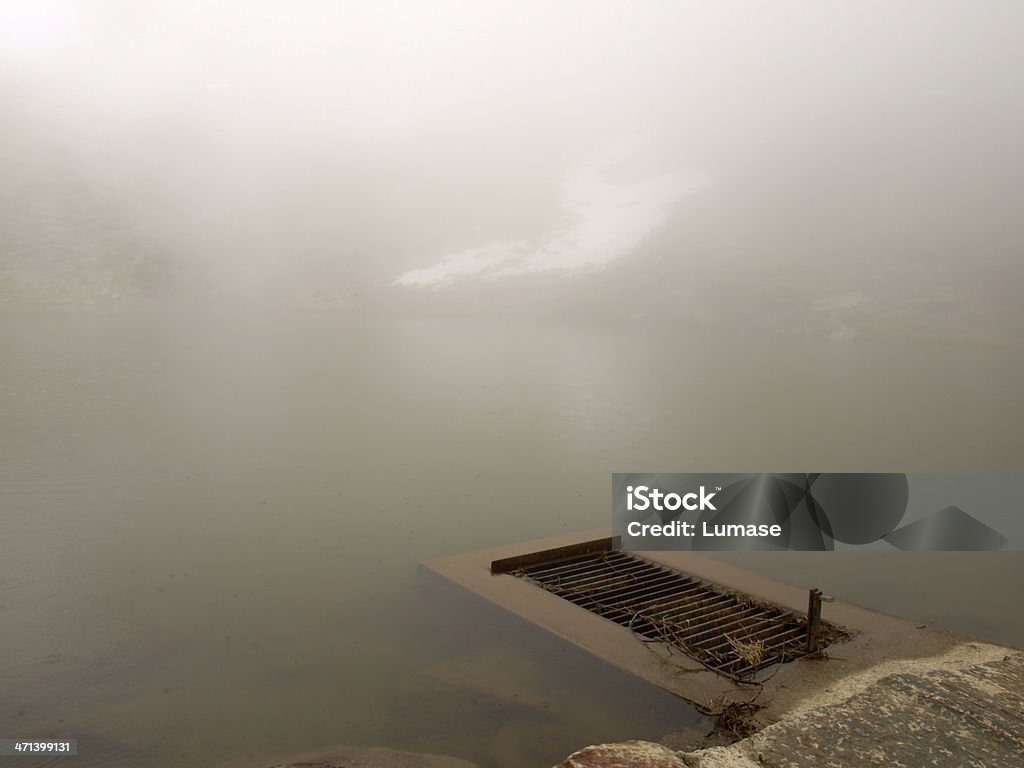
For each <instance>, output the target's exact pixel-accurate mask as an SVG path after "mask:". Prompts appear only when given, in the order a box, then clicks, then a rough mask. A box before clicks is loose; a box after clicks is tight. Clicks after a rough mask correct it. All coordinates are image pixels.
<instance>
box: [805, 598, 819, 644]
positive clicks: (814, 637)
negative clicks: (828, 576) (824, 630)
mask: <svg viewBox="0 0 1024 768" xmlns="http://www.w3.org/2000/svg"><path fill="white" fill-rule="evenodd" d="M820 625H821V590H820V589H812V590H811V591H810V592H809V593H808V596H807V652H808V653H814V652H815V651H817V650H818V635H819V634H820V630H821V626H820Z"/></svg>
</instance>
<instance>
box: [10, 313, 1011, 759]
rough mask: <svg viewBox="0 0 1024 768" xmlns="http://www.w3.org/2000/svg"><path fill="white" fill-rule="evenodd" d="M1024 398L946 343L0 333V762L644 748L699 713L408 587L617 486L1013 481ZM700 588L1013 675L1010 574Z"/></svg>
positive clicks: (916, 573)
mask: <svg viewBox="0 0 1024 768" xmlns="http://www.w3.org/2000/svg"><path fill="white" fill-rule="evenodd" d="M1021 392H1024V362H1022V357H1021V354H1020V350H1019V349H1007V348H1006V347H1000V346H996V345H977V344H970V343H967V342H944V343H939V342H937V341H923V340H921V339H910V338H897V339H888V340H885V341H877V340H875V341H872V340H867V339H858V338H853V339H845V340H843V341H841V342H840V341H834V340H833V341H829V340H826V339H811V338H807V337H784V336H781V335H771V334H767V333H766V334H764V335H761V336H759V335H757V334H753V335H746V336H742V337H741V336H738V335H735V336H710V335H708V334H706V333H699V332H696V331H694V330H692V329H685V328H681V329H662V330H660V331H659V332H657V333H654V332H651V331H650V330H649V329H639V328H638V329H634V330H631V331H627V330H621V329H619V330H611V329H608V328H593V327H584V326H573V325H568V324H561V325H556V324H547V325H545V324H539V323H538V324H525V323H521V322H518V321H516V322H512V321H506V322H503V321H486V322H485V321H466V320H443V319H429V320H427V319H417V318H404V319H381V318H357V317H352V316H350V315H346V314H343V313H331V312H306V313H301V312H291V313H285V312H265V313H256V312H236V313H232V312H219V313H210V312H184V311H156V310H152V311H141V310H140V311H132V312H129V311H124V312H110V311H102V310H96V311H76V310H66V311H63V310H60V311H58V310H26V309H15V308H10V307H8V308H5V309H2V310H0V737H4V738H16V737H17V738H21V737H44V736H53V737H56V736H64V737H68V738H78V739H79V748H80V756H79V757H78V758H76V759H75V760H74V762H75V765H77V766H82V767H83V768H84V767H85V766H101V765H102V766H115V767H117V766H139V765H147V766H156V767H157V768H162V767H163V766H178V765H190V766H195V765H216V764H218V763H220V762H223V761H227V760H231V759H237V758H239V757H240V756H244V755H246V754H250V753H257V752H261V753H274V752H276V753H285V752H289V751H301V750H307V749H313V748H316V747H318V746H321V745H327V744H338V743H346V744H357V745H375V744H379V745H387V746H395V747H400V748H404V749H410V750H415V751H434V752H442V753H448V754H454V755H459V756H462V757H466V758H468V759H471V760H474V761H477V762H479V763H480V764H481V765H485V766H491V765H494V766H519V765H523V766H525V765H537V764H541V765H543V764H545V762H544V761H545V760H546V761H554V760H556V759H557V758H559V757H560V756H562V755H564V754H566V753H567V752H569V751H571V750H572V749H574V748H577V747H579V746H583V745H584V744H585V743H591V742H593V741H601V740H609V739H615V738H620V739H621V738H629V737H643V738H657V737H659V736H661V735H664V734H666V733H669V732H671V731H673V730H678V729H680V728H683V727H686V726H687V725H693V724H694V723H696V722H697V718H696V716H695V714H694V713H693V712H692V711H691V710H690V709H689V708H688V707H686V706H684V705H683V704H681V703H679V702H676V701H675V700H673V699H671V698H670V697H667V696H666V695H663V694H661V693H660V692H658V691H654V690H652V689H650V688H649V687H647V686H645V685H642V684H640V683H638V682H637V681H635V680H632V679H631V678H628V677H627V676H625V675H622V674H619V673H618V672H616V671H615V670H611V669H609V668H607V667H605V666H603V665H602V664H600V663H598V662H596V661H594V660H592V659H589V658H587V657H585V656H583V655H582V654H579V653H577V652H575V651H574V650H573V649H571V648H568V647H566V646H564V645H563V644H561V643H560V642H558V641H555V640H554V639H552V638H548V637H547V636H544V635H543V633H539V632H536V631H534V630H531V629H529V628H528V627H524V626H523V624H522V622H519V621H517V620H514V619H512V618H511V617H508V616H506V615H504V614H503V613H502V612H501V611H500V610H498V609H495V608H493V607H491V606H487V605H483V604H480V603H478V602H476V601H474V600H472V599H469V598H468V597H463V596H460V594H459V593H458V591H457V590H455V589H454V588H449V587H447V586H446V585H444V584H441V583H438V582H437V581H436V579H433V578H431V577H429V576H428V575H427V574H424V572H423V571H422V570H421V569H420V568H419V567H418V563H419V562H420V561H422V560H423V559H426V558H430V557H435V556H439V555H443V554H448V553H457V552H460V551H466V550H470V549H477V548H481V547H485V546H491V545H497V544H505V543H509V542H514V541H519V540H525V539H530V538H537V537H542V536H547V535H553V534H558V533H563V532H565V531H571V530H585V529H590V528H594V527H600V526H604V525H607V524H609V522H610V506H609V490H610V477H609V475H610V473H611V472H613V471H620V472H621V471H665V472H671V471H689V472H701V471H751V470H753V471H765V470H767V471H783V470H789V471H842V470H862V471H872V470H879V471H882V470H888V471H894V470H898V471H930V470H992V471H996V470H1019V469H1020V468H1021V458H1022V456H1024V409H1021V408H1020V407H1019V396H1020V393H1021ZM721 557H723V558H726V559H729V560H730V561H731V562H734V563H736V564H739V565H741V566H744V567H748V568H752V569H755V570H759V571H761V572H764V573H766V574H770V575H773V576H776V577H779V578H783V579H786V580H790V581H793V582H794V583H797V584H804V585H816V586H821V587H823V588H824V589H826V591H829V592H831V593H833V594H835V595H837V596H839V597H841V598H843V599H846V600H849V601H852V602H856V603H859V604H862V605H866V606H869V607H872V608H877V609H879V610H884V611H888V612H891V613H897V614H900V615H906V616H909V617H912V618H914V619H916V620H920V621H927V622H931V623H935V624H938V625H941V626H947V627H950V628H952V629H956V630H958V631H962V632H966V633H968V634H972V635H976V636H980V637H983V638H986V639H990V640H996V641H1002V642H1008V643H1014V644H1018V645H1024V600H1022V597H1021V591H1020V589H1019V584H1020V583H1021V582H1022V581H1024V558H1022V557H1021V556H1020V555H1017V554H1013V553H1005V554H1004V553H997V554H985V555H950V554H935V555H907V554H898V553H894V554H889V553H871V554H862V553H855V554H797V553H793V554H790V553H785V554H766V553H750V554H723V555H721ZM18 764H19V761H11V765H12V766H16V765H18ZM20 764H29V763H28V762H24V761H22V762H21V763H20ZM255 765H260V763H258V762H257V763H255Z"/></svg>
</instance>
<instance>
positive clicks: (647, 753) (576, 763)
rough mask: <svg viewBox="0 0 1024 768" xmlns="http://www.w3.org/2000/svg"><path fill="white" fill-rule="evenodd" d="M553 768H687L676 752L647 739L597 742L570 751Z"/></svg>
mask: <svg viewBox="0 0 1024 768" xmlns="http://www.w3.org/2000/svg"><path fill="white" fill-rule="evenodd" d="M557 768H687V764H686V762H685V761H684V760H683V757H682V755H681V754H680V753H679V752H676V751H674V750H671V749H669V748H668V747H665V746H662V745H661V744H654V743H652V742H649V741H624V742H622V743H620V744H598V745H596V746H591V747H584V748H583V749H581V750H578V751H576V752H573V753H572V754H571V755H569V757H567V758H566V759H565V760H564V761H563V762H562V763H559V764H558V766H557Z"/></svg>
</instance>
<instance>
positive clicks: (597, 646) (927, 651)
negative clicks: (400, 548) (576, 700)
mask: <svg viewBox="0 0 1024 768" xmlns="http://www.w3.org/2000/svg"><path fill="white" fill-rule="evenodd" d="M609 535H611V531H610V530H609V529H598V530H594V531H583V532H577V533H573V534H567V535H562V536H557V537H552V538H548V539H541V540H536V541H528V542H521V543H517V544H511V545H507V546H501V547H495V548H491V549H486V550H481V551H478V552H470V553H466V554H460V555H453V556H450V557H444V558H439V559H436V560H431V561H428V562H426V563H424V565H425V566H426V567H427V568H429V569H430V570H432V571H434V572H436V573H438V574H440V575H441V576H443V577H445V578H447V579H449V580H451V581H452V582H454V583H456V584H459V585H461V586H462V587H464V588H465V589H468V590H470V591H471V592H474V593H475V594H477V595H480V596H481V597H483V598H485V599H487V600H490V601H492V602H494V603H496V604H498V605H500V606H502V607H504V608H505V609H507V610H509V611H511V612H513V613H515V614H517V615H518V616H520V617H522V618H523V619H525V620H527V621H530V622H532V623H534V624H536V625H538V626H540V627H543V628H544V629H546V630H548V631H550V632H553V633H554V634H556V635H558V636H560V637H562V638H564V639H566V640H568V641H570V642H572V643H574V644H575V645H577V646H579V647H581V648H583V649H585V650H587V651H588V652H590V653H592V654H594V655H595V656H597V657H599V658H601V659H603V660H605V661H607V662H609V663H611V664H614V665H616V666H618V667H620V668H621V669H624V670H626V671H628V672H631V673H632V674H635V675H637V676H639V677H641V678H643V679H645V680H647V681H649V682H651V683H653V684H654V685H657V686H659V687H661V688H663V689H665V690H667V691H670V692H672V693H674V694H676V695H678V696H680V697H682V698H684V699H686V700H688V701H690V702H693V703H694V704H695V705H696V706H698V708H701V709H702V710H705V711H709V712H715V711H719V710H721V709H722V708H723V707H724V706H726V705H728V704H730V703H740V702H748V701H756V703H757V704H758V705H760V706H762V707H763V708H761V709H760V710H759V711H758V712H757V713H756V715H755V716H754V719H755V722H754V726H755V727H758V728H760V727H764V726H767V725H770V724H772V723H776V722H779V721H781V720H782V719H783V718H786V717H791V716H793V715H794V714H795V713H797V712H800V711H803V710H804V709H805V708H806V707H807V705H808V702H813V701H822V700H824V699H822V697H823V696H824V697H826V698H827V697H828V696H829V694H830V692H832V691H833V690H841V689H842V681H844V680H850V679H852V678H858V679H860V681H861V683H862V684H863V683H865V681H868V683H870V681H871V680H878V679H880V678H881V677H883V676H884V675H886V674H890V673H892V672H893V670H895V669H897V668H898V665H899V663H901V662H906V663H913V662H914V661H915V660H919V661H923V662H924V663H925V665H926V667H927V668H929V669H931V668H933V667H934V666H935V664H939V666H940V667H941V668H943V669H947V670H955V669H958V668H959V667H961V666H964V665H967V664H976V663H979V662H985V661H994V660H998V659H1002V658H1003V657H1004V656H1005V655H1006V654H1007V653H1008V649H1005V648H1002V647H1000V646H994V645H988V644H983V643H971V644H969V647H966V646H965V641H966V639H965V638H963V637H961V636H957V635H954V634H952V633H949V632H945V631H942V630H936V629H932V628H926V627H923V626H915V625H914V624H912V623H910V622H908V621H905V620H903V619H898V618H894V617H891V616H885V615H883V614H879V613H876V612H874V611H869V610H866V609H863V608H859V607H857V606H854V605H850V604H847V603H844V602H842V601H839V600H833V601H829V602H826V603H825V605H824V606H823V610H822V618H823V619H825V620H827V621H830V622H833V623H836V624H839V625H842V626H844V627H846V628H847V629H850V630H852V631H853V632H854V633H855V634H854V637H853V638H852V639H851V640H849V641H848V642H845V643H842V644H839V645H832V646H830V647H829V648H828V649H827V651H826V658H822V659H802V660H798V661H793V662H789V663H786V664H782V665H779V666H778V667H775V668H774V669H773V670H770V671H768V674H767V675H765V676H764V679H763V680H762V681H761V683H760V684H759V685H757V686H750V685H737V684H735V683H733V682H731V681H730V680H728V679H726V678H723V677H721V676H719V675H716V674H714V673H713V672H711V671H709V670H707V669H705V668H704V667H703V666H701V665H700V664H698V663H696V662H693V661H692V660H689V659H687V658H686V657H684V656H682V655H681V654H679V653H671V654H670V653H669V652H668V651H667V649H666V648H665V647H664V646H661V645H657V644H651V643H644V642H642V641H641V640H640V639H639V638H638V637H637V636H636V635H634V634H633V633H632V632H631V631H629V630H628V629H626V628H625V627H621V626H619V625H617V624H615V623H613V622H611V621H607V620H605V619H603V618H601V617H599V616H597V615H595V614H593V613H591V612H589V611H587V610H585V609H583V608H580V607H578V606H576V605H573V604H572V603H569V602H568V601H565V600H562V599H561V598H559V597H556V596H555V595H552V594H550V593H548V592H546V591H544V590H543V589H540V588H538V587H536V586H534V585H532V584H530V583H528V582H526V581H523V580H522V579H519V578H517V577H515V576H511V575H507V574H505V575H491V573H490V563H491V561H493V560H497V559H500V558H504V557H512V556H515V555H520V554H525V553H529V552H535V551H538V550H543V549H550V548H554V547H561V546H567V545H570V544H574V543H578V542H582V541H587V540H589V539H596V538H601V537H604V536H609ZM638 554H640V555H642V556H644V557H647V558H649V559H651V560H654V561H657V562H660V563H663V564H665V565H668V566H670V567H673V568H676V569H679V570H681V571H684V572H685V573H688V574H691V575H693V576H696V577H698V578H700V579H704V580H706V581H709V582H713V583H715V584H719V585H721V586H724V587H726V588H728V589H732V590H736V591H740V592H745V593H747V594H750V595H752V596H754V597H756V598H758V599H760V600H764V601H767V602H771V603H774V604H776V605H779V606H781V607H783V608H786V609H788V610H792V611H795V612H799V613H804V612H805V611H806V608H807V590H808V589H809V588H811V587H814V586H815V585H813V584H808V585H789V584H782V583H780V582H776V581H772V580H771V579H767V578H764V577H762V576H760V575H757V574H753V573H750V572H748V571H744V570H742V569H739V568H735V567H733V566H731V565H729V564H726V563H723V562H719V561H717V560H714V559H712V558H710V557H707V556H704V555H701V554H697V553H692V552H641V553H638ZM936 659H941V661H935V660H936ZM894 665H895V666H894ZM1022 764H1024V763H1022Z"/></svg>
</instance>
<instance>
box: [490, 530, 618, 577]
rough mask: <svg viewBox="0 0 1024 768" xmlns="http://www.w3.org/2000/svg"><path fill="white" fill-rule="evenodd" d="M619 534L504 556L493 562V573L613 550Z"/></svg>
mask: <svg viewBox="0 0 1024 768" xmlns="http://www.w3.org/2000/svg"><path fill="white" fill-rule="evenodd" d="M620 541H621V538H620V537H619V536H609V537H608V538H605V539H594V540H593V541H584V542H582V543H580V544H570V545H569V546H567V547H555V548H554V549H545V550H542V551H540V552H531V553H529V554H526V555H517V556H515V557H503V558H501V559H500V560H494V561H493V562H491V573H508V572H509V571H515V570H518V569H519V568H528V567H530V566H531V565H542V564H545V565H546V564H548V563H552V562H557V561H559V560H571V559H573V558H576V557H580V556H582V555H591V554H594V553H595V552H612V551H614V550H616V549H618V548H619V542H620Z"/></svg>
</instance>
